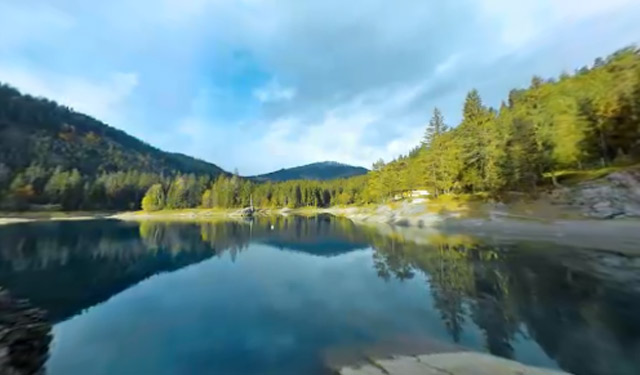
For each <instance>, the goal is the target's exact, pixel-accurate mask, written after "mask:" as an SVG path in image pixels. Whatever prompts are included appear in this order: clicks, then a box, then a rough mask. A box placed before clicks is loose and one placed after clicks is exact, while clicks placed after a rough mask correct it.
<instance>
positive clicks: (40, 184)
mask: <svg viewBox="0 0 640 375" xmlns="http://www.w3.org/2000/svg"><path fill="white" fill-rule="evenodd" d="M221 173H224V171H223V170H222V169H221V168H219V167H218V166H216V165H214V164H211V163H207V162H205V161H202V160H198V159H195V158H192V157H190V156H187V155H183V154H177V153H169V152H164V151H161V150H159V149H157V148H155V147H153V146H151V145H149V144H147V143H144V142H143V141H141V140H139V139H137V138H135V137H133V136H131V135H129V134H127V133H125V132H123V131H121V130H118V129H115V128H113V127H111V126H109V125H107V124H104V123H102V122H101V121H99V120H96V119H94V118H92V117H90V116H87V115H84V114H82V113H78V112H76V111H74V110H72V109H70V108H68V107H65V106H62V105H59V104H57V103H56V102H53V101H51V100H48V99H44V98H36V97H33V96H29V95H24V94H22V93H21V92H20V91H18V90H16V89H15V88H13V87H10V86H8V85H3V84H0V209H8V210H13V209H23V208H28V207H32V206H33V205H39V206H42V205H53V206H52V208H55V207H56V206H58V207H61V208H63V209H118V210H119V209H137V208H139V205H140V204H139V202H140V199H141V198H142V195H143V194H144V193H145V192H146V190H147V189H148V188H149V187H150V186H151V185H153V184H154V183H163V184H164V185H166V186H168V184H169V182H168V179H169V177H176V178H177V179H178V180H180V179H181V178H182V179H184V181H182V180H180V181H177V187H176V189H177V190H176V193H175V194H174V195H175V197H176V199H178V200H181V198H182V197H181V196H182V195H185V194H186V193H183V191H184V188H183V187H184V186H185V185H197V186H198V188H201V187H202V188H203V187H205V186H206V185H207V184H208V183H209V179H211V178H213V177H215V176H217V175H219V174H221ZM187 175H188V176H187ZM181 176H185V177H181ZM196 176H200V177H199V178H198V180H197V183H196V182H194V181H196ZM198 199H199V197H198ZM193 200H195V199H193ZM40 208H42V207H40Z"/></svg>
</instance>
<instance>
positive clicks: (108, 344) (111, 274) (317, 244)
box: [0, 216, 640, 375]
mask: <svg viewBox="0 0 640 375" xmlns="http://www.w3.org/2000/svg"><path fill="white" fill-rule="evenodd" d="M0 287H2V288H4V289H5V290H8V291H9V292H10V293H11V295H12V296H14V297H16V298H23V299H27V300H28V301H29V303H30V305H32V306H35V307H37V308H39V309H42V310H44V311H46V314H47V315H46V316H47V319H48V320H49V321H50V322H51V325H52V328H51V335H52V341H51V343H50V344H49V353H48V360H47V361H46V365H45V370H46V374H49V375H87V374H96V375H102V374H104V375H107V374H109V375H110V374H119V375H139V374H154V375H162V374H167V375H168V374H172V375H173V374H193V375H198V374H224V375H233V374H242V375H245V374H285V375H287V374H310V375H314V374H327V373H329V369H330V368H331V367H332V366H334V365H335V364H336V363H337V362H339V361H340V360H344V359H345V358H351V357H357V356H358V355H366V353H367V352H368V351H370V350H373V349H372V348H376V350H378V351H380V350H388V351H389V353H394V352H397V351H399V350H400V349H399V348H400V347H402V350H404V351H406V350H411V347H412V346H413V349H414V350H415V351H420V350H422V349H421V346H424V343H432V342H438V343H443V344H446V345H449V346H450V345H458V346H460V347H465V348H470V349H473V350H477V351H482V352H488V353H492V354H495V355H498V356H502V357H505V358H512V359H516V360H518V361H521V362H523V363H527V364H531V365H536V366H542V367H548V368H561V369H564V370H565V371H568V372H571V373H574V374H577V375H600V374H620V375H626V374H640V260H638V258H631V257H626V256H624V255H617V254H615V253H611V252H598V251H594V250H589V249H578V248H568V247H558V246H554V245H550V244H548V243H543V242H540V243H535V242H527V243H517V242H512V243H501V242H495V241H491V240H490V239H487V238H485V239H483V240H477V239H475V238H473V237H469V236H467V235H446V236H445V235H440V234H436V233H433V232H428V231H419V230H410V229H407V228H391V227H381V228H374V227H363V226H358V225H355V224H353V223H352V222H350V221H348V220H343V219H336V218H331V217H328V216H319V217H314V218H297V217H288V218H272V219H260V220H256V221H253V222H216V223H155V222H144V223H126V222H119V221H85V222H47V223H27V224H14V225H7V226H3V227H0ZM1 314H2V311H0V315H1ZM0 320H1V319H0ZM1 345H2V342H1V341H0V346H1ZM381 348H382V349H381ZM354 353H355V354H354ZM36 363H37V361H36Z"/></svg>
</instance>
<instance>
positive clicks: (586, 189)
mask: <svg viewBox="0 0 640 375" xmlns="http://www.w3.org/2000/svg"><path fill="white" fill-rule="evenodd" d="M556 196H557V197H558V198H559V199H560V200H561V201H563V202H564V203H566V204H568V205H569V206H571V207H576V208H578V209H580V211H581V212H582V213H583V215H585V216H587V217H591V218H598V219H612V218H618V217H640V169H639V168H635V169H629V170H626V171H620V172H615V173H611V174H609V175H607V176H606V177H604V178H600V179H597V180H593V181H587V182H583V183H580V184H578V185H576V186H574V187H571V188H565V189H562V190H559V191H557V192H556Z"/></svg>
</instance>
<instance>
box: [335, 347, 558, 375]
mask: <svg viewBox="0 0 640 375" xmlns="http://www.w3.org/2000/svg"><path fill="white" fill-rule="evenodd" d="M338 373H339V374H340V375H568V373H566V372H562V371H556V370H549V369H542V368H537V367H531V366H527V365H523V364H521V363H519V362H515V361H511V360H508V359H504V358H499V357H494V356H491V355H487V354H481V353H474V352H461V353H437V354H427V355H419V356H400V357H395V358H391V359H380V360H371V361H370V363H369V364H366V365H362V366H359V367H345V368H342V369H340V370H339V371H338Z"/></svg>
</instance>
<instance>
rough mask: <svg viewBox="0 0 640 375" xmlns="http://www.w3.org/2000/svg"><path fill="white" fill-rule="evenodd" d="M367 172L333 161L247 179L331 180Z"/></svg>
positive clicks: (363, 169) (276, 180) (275, 180)
mask: <svg viewBox="0 0 640 375" xmlns="http://www.w3.org/2000/svg"><path fill="white" fill-rule="evenodd" d="M367 172H368V170H367V169H366V168H362V167H354V166H351V165H347V164H341V163H338V162H335V161H325V162H319V163H312V164H307V165H302V166H299V167H294V168H285V169H280V170H278V171H275V172H271V173H266V174H261V175H258V176H252V177H249V178H251V179H253V180H256V181H273V182H278V181H289V180H333V179H336V178H346V177H353V176H360V175H363V174H366V173H367Z"/></svg>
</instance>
